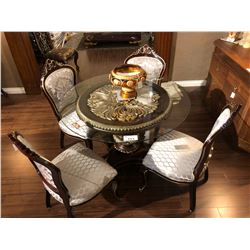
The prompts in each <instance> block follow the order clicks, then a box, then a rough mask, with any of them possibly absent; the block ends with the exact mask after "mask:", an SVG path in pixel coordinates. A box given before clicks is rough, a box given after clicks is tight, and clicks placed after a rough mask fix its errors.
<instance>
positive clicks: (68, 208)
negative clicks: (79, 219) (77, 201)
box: [64, 204, 75, 218]
mask: <svg viewBox="0 0 250 250" xmlns="http://www.w3.org/2000/svg"><path fill="white" fill-rule="evenodd" d="M64 205H65V204H64ZM65 208H66V210H67V217H68V218H74V217H75V216H74V215H73V213H72V207H71V206H70V205H65Z"/></svg>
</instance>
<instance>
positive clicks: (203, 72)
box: [171, 32, 227, 81]
mask: <svg viewBox="0 0 250 250" xmlns="http://www.w3.org/2000/svg"><path fill="white" fill-rule="evenodd" d="M175 35H176V34H175ZM226 36H227V33H226V32H177V37H176V39H174V40H176V43H175V44H173V49H174V50H175V53H174V61H173V66H172V77H171V79H172V80H175V81H184V80H204V79H205V78H206V77H207V74H208V69H209V66H210V61H211V57H212V53H213V50H214V45H213V42H214V41H215V40H216V39H218V38H222V37H226Z"/></svg>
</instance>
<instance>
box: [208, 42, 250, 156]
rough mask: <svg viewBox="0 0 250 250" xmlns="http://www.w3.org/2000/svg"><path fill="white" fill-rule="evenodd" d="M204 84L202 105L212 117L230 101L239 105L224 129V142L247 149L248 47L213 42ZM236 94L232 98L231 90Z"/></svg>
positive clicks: (249, 132) (249, 113)
mask: <svg viewBox="0 0 250 250" xmlns="http://www.w3.org/2000/svg"><path fill="white" fill-rule="evenodd" d="M214 44H215V51H214V53H213V57H212V61H211V65H210V69H209V74H208V83H207V93H206V98H205V101H206V104H207V106H208V108H209V110H210V112H211V113H212V114H213V116H214V117H216V116H217V115H218V113H219V112H220V111H221V109H222V108H223V106H225V105H226V104H227V103H230V102H232V101H233V102H236V103H240V104H241V105H242V108H241V110H240V113H239V116H237V117H236V119H235V121H234V124H235V127H236V131H235V130H233V131H232V130H228V131H227V133H228V136H227V138H228V141H229V142H230V143H231V144H232V145H234V146H239V147H241V148H243V149H244V150H246V151H248V152H250V129H249V126H250V72H249V71H247V70H246V68H250V49H244V48H242V47H241V46H239V45H236V44H231V43H228V42H224V41H221V40H216V41H215V43H214ZM233 91H234V92H235V93H236V96H235V98H234V100H233V99H231V98H230V95H231V93H232V92H233Z"/></svg>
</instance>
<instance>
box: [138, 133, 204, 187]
mask: <svg viewBox="0 0 250 250" xmlns="http://www.w3.org/2000/svg"><path fill="white" fill-rule="evenodd" d="M202 147H203V143H202V142H201V141H199V140H197V139H196V138H194V137H192V136H189V135H186V134H184V133H181V132H179V131H176V130H173V131H171V132H170V133H168V134H166V135H164V136H161V137H160V138H159V139H158V140H157V141H156V142H155V143H153V145H152V146H151V148H150V150H149V151H148V153H147V155H146V156H145V158H144V159H143V164H144V165H145V166H146V167H147V168H149V169H152V170H154V171H156V172H158V173H160V174H161V175H163V176H165V177H167V178H169V179H171V180H174V181H179V182H192V181H193V180H194V175H193V170H194V168H195V166H196V164H197V163H198V161H199V158H200V156H201V152H202Z"/></svg>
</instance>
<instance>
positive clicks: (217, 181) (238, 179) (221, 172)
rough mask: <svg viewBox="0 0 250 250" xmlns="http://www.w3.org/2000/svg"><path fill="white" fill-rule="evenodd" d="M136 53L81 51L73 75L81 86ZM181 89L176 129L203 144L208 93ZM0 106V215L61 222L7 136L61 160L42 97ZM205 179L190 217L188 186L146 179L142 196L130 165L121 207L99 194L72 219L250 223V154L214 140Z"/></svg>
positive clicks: (99, 146)
mask: <svg viewBox="0 0 250 250" xmlns="http://www.w3.org/2000/svg"><path fill="white" fill-rule="evenodd" d="M135 49H136V48H135V47H134V46H130V47H126V48H124V47H123V48H110V49H106V48H104V49H102V48H98V49H97V48H94V49H88V50H81V51H79V59H80V60H79V64H80V65H79V66H80V67H81V71H79V73H78V81H81V80H85V79H87V78H89V77H93V76H95V75H98V74H105V73H107V72H110V71H111V70H112V69H113V68H114V67H115V66H116V65H120V64H122V63H123V61H124V59H125V58H126V57H127V56H128V55H129V54H131V53H132V52H133V51H135ZM118 52H119V53H118ZM186 90H187V91H188V93H189V95H190V98H191V102H192V108H191V111H190V114H189V116H188V118H187V119H186V120H185V121H184V122H183V123H182V125H181V126H179V127H178V130H179V131H181V132H184V133H187V134H189V135H191V136H194V137H196V138H198V139H199V140H201V141H203V140H204V139H205V138H206V136H207V134H208V133H209V130H210V129H211V127H212V125H213V119H212V118H211V116H210V114H209V113H208V112H207V110H206V108H205V106H204V105H203V103H202V100H203V97H204V94H205V92H204V89H203V88H186ZM1 100H2V127H1V130H2V132H1V143H2V147H1V151H2V152H1V153H2V157H1V171H2V172H1V177H2V179H1V187H2V188H1V201H2V202H1V205H2V210H1V216H2V217H22V218H27V217H65V208H64V206H63V205H62V204H59V203H57V202H55V201H54V199H51V205H52V207H51V208H50V209H47V208H46V207H45V206H44V199H45V197H44V192H43V189H42V188H43V186H42V184H41V181H40V179H39V178H38V177H37V174H36V172H35V171H34V169H33V168H32V167H31V166H30V163H29V161H28V160H27V158H26V157H25V156H23V155H22V154H21V153H20V152H18V151H14V150H13V148H12V146H11V144H10V142H9V139H8V137H7V134H8V133H9V132H10V131H12V130H18V131H20V132H21V133H23V134H24V135H25V136H26V137H27V139H29V141H30V142H31V144H32V145H33V146H34V148H35V149H36V150H37V151H38V152H39V153H40V154H42V155H44V156H45V157H46V158H48V159H52V158H54V157H55V156H56V155H57V154H59V153H60V152H61V149H60V146H59V145H58V136H59V133H60V129H59V127H58V125H57V120H56V119H55V116H54V114H53V111H52V109H51V107H50V105H49V103H48V101H47V99H46V98H45V97H44V96H43V95H29V96H27V95H9V96H8V98H6V97H4V96H2V98H1ZM27 121H29V122H28V123H27ZM65 142H66V144H71V143H74V142H76V140H75V139H74V138H69V137H66V138H65ZM94 151H95V152H97V153H98V154H100V155H106V154H107V148H106V147H104V145H103V143H98V142H94ZM209 175H210V177H209V180H208V181H207V183H206V184H205V185H202V186H200V187H199V188H198V192H197V194H196V195H197V201H198V203H197V205H196V209H195V211H194V212H193V213H191V214H190V213H188V212H187V207H188V206H189V190H188V189H187V188H185V187H181V186H180V185H178V186H177V185H173V184H171V183H168V182H166V181H164V180H163V179H161V178H160V177H158V176H156V175H149V178H148V186H150V188H147V189H145V190H144V192H142V193H140V192H138V187H139V186H140V185H141V176H140V173H139V171H138V168H136V167H135V166H134V165H131V166H129V167H128V168H123V169H122V171H121V172H120V176H121V178H122V179H121V182H119V184H120V185H119V195H120V196H121V197H122V199H121V201H119V202H118V201H117V200H116V199H115V198H114V197H113V195H112V194H111V192H109V191H108V190H104V191H103V192H102V193H101V194H100V195H98V196H97V197H96V198H95V199H93V200H91V201H89V202H88V203H86V204H85V205H84V206H79V207H75V208H74V215H75V216H76V217H89V218H100V217H108V218H114V217H122V218H128V217H129V218H131V217H133V218H150V217H158V218H161V217H165V218H166V217H168V218H169V217H174V218H180V217H181V218H186V217H192V218H195V217H196V218H204V217H205V218H207V217H209V218H217V217H227V218H228V217H241V218H242V217H248V218H250V210H249V199H250V168H249V154H247V153H246V152H242V151H240V150H235V149H233V148H231V147H229V146H228V144H227V143H225V141H224V137H223V136H219V137H218V138H217V139H216V147H215V149H214V155H213V158H212V159H211V161H210V171H209ZM31 201H32V203H31Z"/></svg>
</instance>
